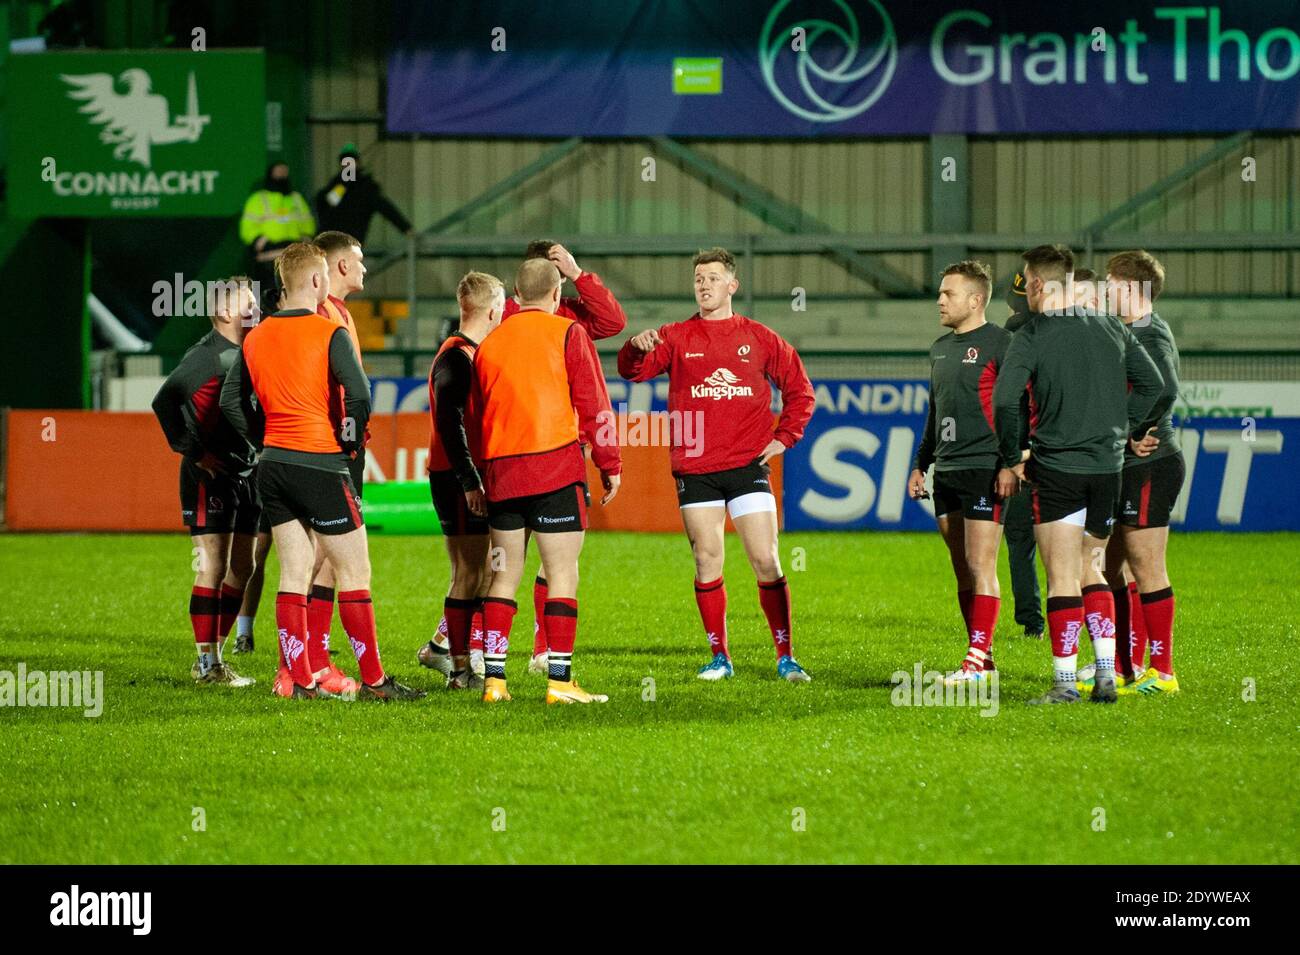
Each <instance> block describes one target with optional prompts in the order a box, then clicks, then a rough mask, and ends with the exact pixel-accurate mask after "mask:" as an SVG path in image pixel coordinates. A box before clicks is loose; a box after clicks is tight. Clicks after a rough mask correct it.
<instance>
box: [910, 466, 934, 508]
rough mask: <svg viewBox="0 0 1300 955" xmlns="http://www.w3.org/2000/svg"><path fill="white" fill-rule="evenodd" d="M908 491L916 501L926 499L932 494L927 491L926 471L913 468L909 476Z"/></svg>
mask: <svg viewBox="0 0 1300 955" xmlns="http://www.w3.org/2000/svg"><path fill="white" fill-rule="evenodd" d="M907 493H908V494H909V495H910V496H911V498H912V500H914V501H924V500H925V499H926V498H927V497H929V496H930V495H929V494H927V493H925V474H924V472H922V471H920V470H917V469H916V468H913V469H912V473H911V474H910V475H909V476H908V478H907Z"/></svg>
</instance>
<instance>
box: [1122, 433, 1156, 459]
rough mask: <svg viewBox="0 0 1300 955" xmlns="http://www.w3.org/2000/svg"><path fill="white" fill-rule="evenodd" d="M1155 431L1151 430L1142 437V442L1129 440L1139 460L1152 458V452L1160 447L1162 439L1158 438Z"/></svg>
mask: <svg viewBox="0 0 1300 955" xmlns="http://www.w3.org/2000/svg"><path fill="white" fill-rule="evenodd" d="M1155 430H1156V429H1155V428H1152V429H1151V430H1149V431H1148V432H1147V433H1146V434H1144V435H1143V436H1142V440H1141V441H1134V440H1133V439H1132V438H1129V439H1128V446H1129V447H1130V448H1132V449H1133V453H1134V454H1136V455H1137V456H1138V457H1139V458H1145V457H1148V456H1150V454H1151V452H1152V451H1154V450H1155V449H1156V448H1158V447H1159V446H1160V439H1159V438H1157V437H1156V435H1155Z"/></svg>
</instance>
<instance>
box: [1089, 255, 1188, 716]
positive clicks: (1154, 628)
mask: <svg viewBox="0 0 1300 955" xmlns="http://www.w3.org/2000/svg"><path fill="white" fill-rule="evenodd" d="M1106 283H1107V298H1108V299H1110V300H1113V301H1114V303H1115V311H1116V313H1117V314H1118V316H1119V318H1120V319H1121V320H1122V321H1123V322H1124V324H1126V325H1127V326H1128V327H1129V330H1130V331H1131V332H1132V333H1133V337H1134V338H1136V339H1137V340H1138V342H1139V343H1140V344H1141V345H1142V347H1143V348H1145V349H1146V351H1147V354H1149V355H1150V356H1151V358H1152V359H1153V360H1154V361H1155V363H1156V367H1157V368H1159V369H1160V373H1161V375H1162V376H1163V378H1164V382H1165V387H1164V390H1163V391H1162V392H1161V394H1160V397H1159V399H1158V400H1157V401H1156V404H1155V407H1153V408H1152V409H1151V411H1150V412H1149V413H1148V415H1147V421H1146V422H1145V424H1144V425H1143V426H1142V427H1140V428H1139V429H1138V430H1139V432H1141V434H1142V437H1141V438H1140V439H1136V438H1130V439H1129V442H1128V446H1127V447H1126V448H1125V452H1124V471H1123V477H1122V480H1121V486H1120V510H1119V525H1120V526H1119V533H1118V534H1117V535H1116V536H1115V538H1114V540H1112V542H1111V549H1110V551H1109V552H1108V553H1107V559H1106V567H1107V580H1108V581H1109V583H1110V587H1111V593H1112V594H1113V595H1114V600H1115V605H1116V610H1117V613H1116V617H1117V618H1119V617H1120V616H1121V614H1120V613H1119V612H1118V608H1119V607H1120V605H1121V604H1124V605H1126V606H1127V609H1128V610H1129V613H1127V614H1123V615H1122V616H1124V617H1127V618H1129V619H1130V621H1133V622H1137V621H1138V620H1140V624H1138V625H1136V626H1133V625H1131V624H1130V626H1131V630H1130V627H1120V626H1119V623H1120V621H1119V620H1118V619H1117V628H1118V632H1119V633H1121V634H1122V633H1124V632H1125V630H1130V634H1131V635H1130V645H1129V646H1128V647H1126V648H1122V649H1121V652H1120V654H1119V663H1120V664H1121V672H1120V674H1119V676H1120V677H1124V678H1125V685H1123V686H1121V687H1120V692H1121V693H1123V694H1142V695H1158V694H1161V693H1177V692H1178V689H1179V687H1178V678H1177V677H1176V676H1175V675H1174V656H1173V650H1174V646H1173V641H1174V590H1173V586H1172V585H1171V584H1170V582H1169V571H1168V568H1167V567H1166V563H1165V554H1166V551H1167V549H1168V546H1169V517H1170V514H1171V513H1172V512H1173V509H1174V504H1175V502H1176V501H1177V500H1178V495H1179V493H1180V492H1181V491H1182V488H1183V478H1184V477H1185V475H1186V466H1185V464H1184V463H1183V452H1182V449H1181V447H1180V446H1179V443H1178V432H1177V431H1176V430H1175V429H1174V424H1173V406H1174V403H1175V402H1176V401H1177V400H1178V390H1179V384H1178V367H1179V361H1178V346H1177V344H1176V343H1175V342H1174V335H1173V332H1172V331H1171V330H1170V328H1169V325H1168V323H1166V322H1165V321H1164V319H1162V318H1161V317H1160V316H1159V315H1157V314H1156V311H1155V301H1156V299H1158V298H1159V297H1160V293H1161V291H1162V290H1163V289H1164V285H1165V269H1164V266H1163V265H1161V264H1160V261H1159V260H1158V259H1156V257H1155V256H1153V255H1151V253H1149V252H1146V251H1142V250H1135V251H1128V252H1120V253H1118V254H1117V255H1113V256H1111V258H1110V261H1109V262H1107V263H1106ZM1121 562H1122V564H1121ZM1112 568H1113V569H1112ZM1125 569H1127V570H1128V571H1129V572H1130V573H1131V575H1132V578H1133V580H1132V585H1131V586H1130V583H1129V581H1128V580H1127V579H1126V577H1125V574H1124V571H1125ZM1130 593H1131V594H1133V595H1135V596H1136V597H1137V599H1136V600H1131V599H1130ZM1148 646H1149V647H1150V651H1151V661H1150V662H1151V665H1150V666H1149V667H1147V668H1145V669H1144V668H1143V665H1142V664H1143V659H1144V656H1145V652H1146V650H1147V648H1148ZM1125 650H1127V652H1124V651H1125Z"/></svg>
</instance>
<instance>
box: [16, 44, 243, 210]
mask: <svg viewBox="0 0 1300 955" xmlns="http://www.w3.org/2000/svg"><path fill="white" fill-rule="evenodd" d="M7 68H8V90H7V97H8V106H9V145H10V155H9V169H8V188H9V202H10V204H11V206H10V212H11V214H12V215H15V216H31V217H36V216H233V215H237V214H238V213H239V210H240V208H241V207H242V206H243V203H244V200H245V199H246V198H247V196H248V191H249V187H250V186H251V185H252V184H253V183H254V182H255V181H256V180H258V179H260V178H261V177H262V175H263V174H264V173H265V171H266V91H265V89H266V79H265V67H264V61H263V54H262V53H261V52H260V51H252V52H250V51H226V50H210V51H206V52H201V53H197V52H189V51H185V52H181V51H168V52H144V51H131V50H120V51H113V52H98V51H94V52H91V51H77V52H66V53H65V52H58V53H26V54H17V55H14V56H11V57H10V58H9V60H8V64H7Z"/></svg>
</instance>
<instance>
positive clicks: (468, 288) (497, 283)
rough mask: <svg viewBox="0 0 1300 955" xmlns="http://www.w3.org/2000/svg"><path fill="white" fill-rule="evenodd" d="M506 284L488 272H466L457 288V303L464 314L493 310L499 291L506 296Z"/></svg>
mask: <svg viewBox="0 0 1300 955" xmlns="http://www.w3.org/2000/svg"><path fill="white" fill-rule="evenodd" d="M505 287H506V285H505V283H504V282H502V281H501V280H500V279H499V278H497V277H496V276H495V275H489V274H488V273H487V272H466V273H465V277H464V278H462V279H461V280H460V284H458V285H457V286H456V303H457V304H458V305H459V306H460V310H461V312H462V313H469V312H481V311H483V310H484V309H486V308H491V307H492V303H493V302H494V301H495V300H496V297H497V291H498V290H500V291H501V293H502V294H503V295H504V294H505Z"/></svg>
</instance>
